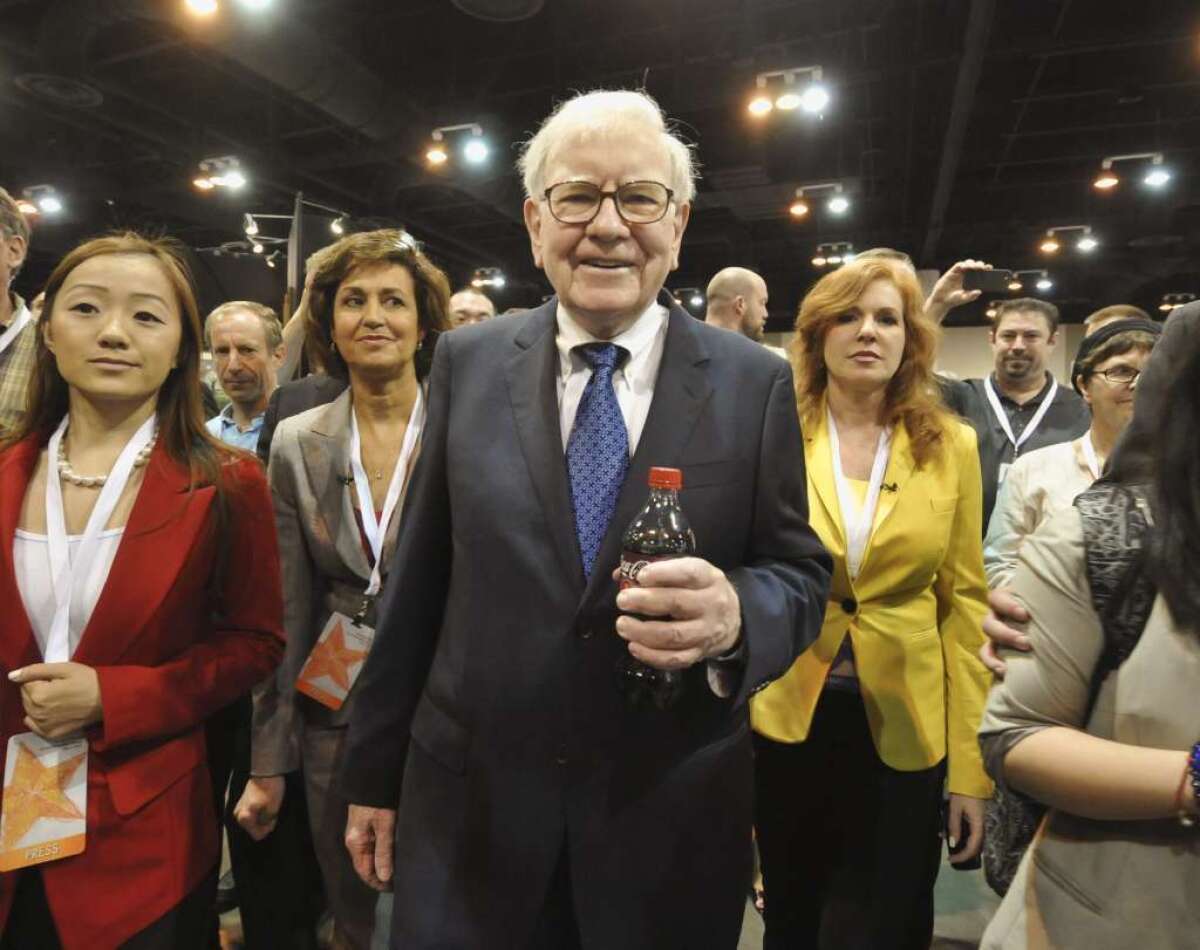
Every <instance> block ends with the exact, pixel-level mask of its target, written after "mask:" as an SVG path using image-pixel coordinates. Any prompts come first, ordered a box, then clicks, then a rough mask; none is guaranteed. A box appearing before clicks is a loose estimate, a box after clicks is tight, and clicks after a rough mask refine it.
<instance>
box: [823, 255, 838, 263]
mask: <svg viewBox="0 0 1200 950" xmlns="http://www.w3.org/2000/svg"><path fill="white" fill-rule="evenodd" d="M825 260H826V261H828V262H829V263H830V264H840V263H841V262H842V256H841V255H840V254H830V255H829V256H828V257H827V258H825Z"/></svg>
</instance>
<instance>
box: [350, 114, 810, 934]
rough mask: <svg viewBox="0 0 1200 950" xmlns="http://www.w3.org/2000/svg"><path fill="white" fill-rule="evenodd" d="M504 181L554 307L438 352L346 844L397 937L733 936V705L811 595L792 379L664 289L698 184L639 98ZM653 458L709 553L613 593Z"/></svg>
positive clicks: (747, 787)
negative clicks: (519, 192)
mask: <svg viewBox="0 0 1200 950" xmlns="http://www.w3.org/2000/svg"><path fill="white" fill-rule="evenodd" d="M521 167H522V170H523V172H524V179H525V190H526V195H527V198H526V201H525V222H526V226H527V229H528V232H529V237H530V243H531V246H532V250H533V257H534V261H535V263H536V264H537V265H538V266H539V267H541V269H542V270H543V271H545V273H546V276H547V278H548V279H549V281H550V283H551V284H552V285H553V287H554V290H555V296H554V297H552V298H551V299H550V300H549V301H548V302H547V303H546V304H544V305H543V306H541V307H539V308H537V309H535V310H533V311H530V312H529V313H527V314H525V315H524V316H523V317H522V318H521V319H520V320H493V321H489V322H487V323H485V324H483V325H482V326H480V327H478V328H476V330H475V331H474V332H472V333H464V334H458V333H450V334H447V335H446V336H444V337H443V338H442V339H441V341H440V342H439V345H438V348H437V351H436V355H435V357H434V366H433V372H432V373H431V375H430V393H429V424H428V427H427V428H426V430H425V433H424V435H423V439H422V448H421V457H420V460H419V462H418V463H417V467H416V469H415V471H414V474H413V480H412V483H411V485H410V487H409V489H408V497H407V499H406V503H405V515H404V526H403V531H402V532H401V538H400V541H399V546H398V548H397V550H396V554H395V559H394V561H393V570H392V574H391V576H390V578H389V581H388V586H387V589H386V590H385V592H384V595H383V600H382V602H381V604H380V606H379V610H378V616H379V624H378V629H377V631H376V633H375V640H374V643H373V645H372V647H371V652H370V654H369V656H368V658H367V661H366V665H365V667H364V669H363V672H362V674H361V676H360V679H359V682H358V684H357V686H356V689H357V690H358V691H359V697H358V701H357V704H356V706H355V712H354V715H353V717H352V718H351V722H350V726H349V730H350V732H349V736H348V739H347V745H346V755H345V764H344V766H343V771H342V791H343V793H344V795H345V797H346V798H347V799H348V800H349V801H351V802H355V803H357V804H355V805H352V806H351V809H350V819H349V822H348V825H347V832H346V841H347V846H348V847H349V848H350V850H351V853H352V855H353V856H354V860H355V865H356V867H357V868H358V870H359V873H360V875H362V876H363V878H364V879H365V880H366V881H367V882H368V883H370V884H372V885H373V886H375V887H378V888H384V887H387V886H391V887H393V888H394V895H395V908H394V915H393V928H392V934H391V939H392V947H393V948H396V950H400V948H403V950H433V948H435V947H437V948H441V947H454V948H464V950H465V948H475V947H496V946H506V947H513V948H517V950H571V948H579V947H581V946H587V947H605V948H608V947H613V948H616V947H620V948H622V950H663V948H665V947H705V948H712V950H733V948H734V947H736V945H737V943H738V935H739V932H740V930H741V922H742V911H743V908H744V906H745V888H746V884H747V882H748V881H749V875H750V835H749V829H750V823H751V804H752V797H753V796H752V771H751V764H752V763H751V748H750V735H749V728H748V725H749V720H748V715H747V710H746V700H747V698H748V697H749V695H750V693H751V692H753V691H755V690H757V689H759V688H761V687H762V686H763V685H765V684H766V683H767V682H769V681H770V680H771V679H772V678H774V677H776V676H778V675H780V674H781V673H782V672H784V671H785V670H786V669H787V668H788V666H789V665H790V664H791V663H792V661H793V660H794V658H795V657H796V656H797V654H798V653H799V652H800V651H801V650H802V649H804V648H805V647H806V646H807V645H808V644H809V643H811V642H812V640H813V638H814V636H815V635H816V632H817V630H818V629H819V627H820V621H821V617H822V613H823V609H824V604H825V598H826V595H827V592H828V585H829V560H828V557H827V556H826V554H825V552H824V550H823V548H822V547H821V545H820V542H819V541H817V539H816V537H815V535H814V534H813V532H812V531H811V529H810V528H809V526H808V518H807V514H808V511H807V494H806V489H805V476H804V452H803V444H802V440H801V435H800V428H799V423H798V420H797V416H796V406H795V394H794V391H793V388H792V381H791V371H790V369H789V367H788V365H787V364H786V363H785V362H784V361H782V360H779V359H777V358H776V357H774V356H772V355H771V354H769V353H767V352H765V351H764V349H763V348H762V347H761V346H757V345H755V344H753V343H751V342H750V341H749V340H747V339H745V338H744V337H742V336H741V335H740V334H735V333H725V332H722V331H719V330H715V329H713V328H712V327H707V326H705V325H704V324H702V323H701V322H699V321H697V320H695V319H693V318H692V317H691V316H690V315H688V314H687V313H686V312H685V311H683V310H682V309H681V308H680V307H678V306H674V305H673V301H672V300H671V297H670V294H669V293H666V292H664V290H663V285H664V283H665V281H666V278H667V275H668V273H669V272H670V271H671V270H673V269H674V268H675V267H676V266H677V265H678V260H679V248H680V244H681V241H682V238H683V232H684V228H685V227H686V225H687V221H688V216H689V214H690V211H691V202H692V197H693V194H694V190H695V186H694V171H693V165H692V159H691V155H690V153H689V151H688V148H687V146H686V145H685V144H684V143H683V142H681V141H680V140H679V139H678V138H677V137H676V136H675V135H674V134H672V132H671V131H670V130H669V129H668V127H667V125H666V122H665V120H664V117H663V115H662V113H661V111H660V110H659V107H658V105H657V104H656V103H655V102H654V101H653V100H652V99H650V98H649V97H648V96H646V95H645V94H643V93H640V92H597V93H590V94H587V95H582V96H577V97H576V98H574V99H572V100H570V101H568V102H566V103H565V104H563V105H562V106H561V107H560V108H559V109H558V110H556V111H555V113H554V114H553V115H552V116H550V117H549V118H548V119H547V120H546V121H545V122H544V123H543V125H542V127H541V129H540V130H539V132H538V133H537V134H536V135H535V136H534V137H533V139H532V140H531V141H530V142H529V143H528V145H527V146H526V149H525V152H524V155H523V158H522V162H521ZM725 393H736V394H737V398H736V399H732V400H730V399H723V398H718V394H725ZM652 466H661V467H671V468H678V469H681V470H682V476H683V490H682V492H681V493H680V504H681V505H682V507H683V509H684V511H685V512H686V514H687V517H688V518H689V519H690V520H691V526H692V529H693V530H694V532H695V537H696V541H697V545H698V556H696V557H688V558H678V559H675V560H669V561H657V562H655V563H650V564H648V565H647V566H645V567H644V568H643V569H641V570H640V572H639V573H637V574H636V577H635V578H634V581H633V586H630V587H628V588H627V589H624V590H622V591H621V592H620V596H619V597H618V588H617V583H616V577H615V574H616V568H617V565H618V562H619V559H620V555H621V535H622V532H623V531H624V529H625V527H626V526H627V525H628V524H629V522H630V521H631V520H632V519H633V517H634V516H635V515H636V514H637V512H638V511H639V509H641V507H642V505H643V504H644V503H645V501H646V498H647V494H648V491H647V475H648V473H649V470H650V468H651V467H652ZM618 611H620V612H621V613H620V614H618ZM635 615H639V616H635ZM631 658H632V659H635V660H637V661H639V662H640V663H643V664H646V666H644V667H642V673H641V677H642V678H645V677H657V676H658V673H657V672H655V671H658V670H664V669H670V670H677V671H680V672H681V674H682V681H683V689H682V694H681V695H680V696H679V698H678V700H677V701H676V702H675V703H674V704H673V705H667V706H666V707H665V708H658V707H657V706H655V705H652V704H649V703H641V704H636V705H635V704H634V703H633V699H634V697H635V696H636V695H637V694H636V693H635V692H633V691H632V690H633V689H634V688H638V687H640V685H641V683H642V678H633V677H627V676H625V675H622V674H618V672H617V671H618V669H620V670H622V671H625V670H626V669H627V662H628V661H629V660H630V659H631ZM410 737H411V741H410Z"/></svg>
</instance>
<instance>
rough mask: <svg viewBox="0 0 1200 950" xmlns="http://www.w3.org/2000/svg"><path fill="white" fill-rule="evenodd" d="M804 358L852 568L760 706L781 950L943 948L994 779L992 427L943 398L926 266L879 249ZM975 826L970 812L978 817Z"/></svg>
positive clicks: (809, 336)
mask: <svg viewBox="0 0 1200 950" xmlns="http://www.w3.org/2000/svg"><path fill="white" fill-rule="evenodd" d="M796 330H797V333H796V337H795V339H794V340H793V343H792V347H791V358H792V362H793V366H794V369H795V374H796V393H797V403H798V409H799V412H800V416H801V422H802V425H803V427H804V432H805V464H806V465H807V470H808V499H809V509H810V512H811V514H810V517H811V520H812V525H813V527H814V529H815V530H816V531H817V534H818V535H819V536H820V538H821V540H822V541H823V542H824V543H825V545H826V547H827V548H828V549H829V552H830V554H831V555H832V556H833V558H834V575H833V587H832V590H831V592H830V595H829V598H830V599H829V604H828V607H827V609H826V614H825V623H824V626H823V627H822V629H821V634H820V637H819V638H818V640H817V642H816V643H815V644H813V646H812V647H810V648H809V649H808V650H807V651H806V652H805V653H804V654H802V655H801V656H800V658H799V659H798V660H797V661H796V663H795V664H794V665H793V666H792V668H791V670H790V671H789V672H788V673H787V674H785V675H784V676H783V678H782V679H780V680H779V681H777V682H776V683H774V684H773V685H771V686H770V687H768V688H767V689H766V690H764V691H763V692H761V693H760V694H758V695H757V696H756V697H755V698H754V700H753V703H752V707H751V716H752V723H753V726H754V729H755V733H756V735H755V752H756V755H755V763H756V766H755V767H756V809H755V823H756V827H757V834H758V843H759V849H760V854H761V857H762V867H763V875H764V885H765V891H766V895H765V896H766V908H765V917H766V941H765V943H764V948H766V950H777V948H787V950H795V948H809V947H813V948H816V947H821V948H839V950H841V948H859V947H861V948H870V950H888V948H896V950H909V948H913V950H916V948H920V950H927V948H928V947H929V943H930V939H931V937H932V933H933V884H934V881H935V880H936V878H937V872H938V867H939V865H940V861H941V843H940V838H939V833H940V831H941V827H942V821H941V804H942V798H943V786H944V785H945V784H946V779H947V776H948V784H949V791H950V811H949V825H950V828H949V837H950V838H951V839H952V840H953V841H954V844H956V845H958V846H959V848H960V850H959V851H958V853H957V855H955V856H953V857H952V859H951V860H954V861H957V862H963V861H966V860H968V859H970V858H972V857H974V856H975V855H976V854H977V853H978V851H979V847H980V844H981V841H982V831H983V802H984V799H986V798H987V797H989V796H990V794H991V784H990V782H989V780H988V778H987V775H986V773H985V772H984V769H983V763H982V760H981V757H980V751H979V745H978V742H977V741H976V738H975V733H976V730H977V729H978V727H979V722H980V719H981V718H982V714H983V707H984V701H985V699H986V696H987V691H988V686H989V676H988V674H987V672H986V670H985V669H984V667H983V666H982V664H981V663H980V662H979V661H978V659H977V658H976V653H977V651H978V649H979V647H980V645H981V644H982V642H983V634H982V632H981V622H982V619H983V615H984V613H985V612H986V594H987V586H986V584H985V582H984V574H983V552H982V545H981V541H980V537H981V535H982V526H981V519H982V498H981V496H982V492H981V484H980V474H979V459H978V455H977V452H976V445H975V435H974V432H973V431H972V430H971V429H970V428H969V427H968V426H966V425H964V424H963V423H961V422H959V421H957V420H956V419H955V418H954V417H953V416H951V415H950V414H949V413H948V412H947V411H946V409H945V408H944V407H943V406H942V404H941V402H940V400H939V399H938V397H937V395H936V392H937V390H936V383H935V380H934V377H933V369H932V367H933V359H934V354H935V352H936V344H937V329H936V327H935V326H934V324H933V323H932V322H931V321H929V320H928V319H926V317H925V315H924V313H923V310H922V302H921V290H920V287H919V285H918V283H917V279H916V275H915V274H914V273H913V272H912V270H911V268H909V267H908V266H906V265H904V264H902V263H900V262H898V261H894V260H889V259H884V258H876V257H864V258H860V259H857V260H855V261H853V262H852V263H850V264H847V265H846V266H844V267H842V268H840V269H839V270H837V271H834V272H833V273H831V274H828V275H827V276H825V277H824V278H822V279H821V280H820V281H818V282H817V284H816V286H815V287H814V288H813V289H812V291H811V292H810V293H809V295H808V296H807V297H806V298H805V300H804V302H803V303H802V304H801V307H800V314H799V316H798V318H797V320H796ZM964 818H965V821H964Z"/></svg>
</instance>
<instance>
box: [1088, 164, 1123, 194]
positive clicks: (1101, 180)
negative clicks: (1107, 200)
mask: <svg viewBox="0 0 1200 950" xmlns="http://www.w3.org/2000/svg"><path fill="white" fill-rule="evenodd" d="M1120 183H1121V179H1120V178H1118V177H1117V175H1116V172H1114V171H1112V170H1111V169H1109V170H1107V171H1102V172H1100V174H1099V175H1097V176H1096V180H1095V181H1093V182H1092V187H1093V188H1095V189H1097V190H1099V191H1111V190H1112V189H1113V188H1116V187H1117V185H1119V184H1120Z"/></svg>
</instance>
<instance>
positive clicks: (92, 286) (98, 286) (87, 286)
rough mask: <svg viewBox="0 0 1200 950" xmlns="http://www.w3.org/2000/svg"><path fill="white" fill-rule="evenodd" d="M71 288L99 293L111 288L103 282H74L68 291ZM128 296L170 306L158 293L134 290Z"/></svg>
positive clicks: (108, 290) (110, 291)
mask: <svg viewBox="0 0 1200 950" xmlns="http://www.w3.org/2000/svg"><path fill="white" fill-rule="evenodd" d="M72 290H98V291H100V292H101V293H103V294H108V293H112V290H111V288H109V287H105V286H104V285H103V284H74V285H73V286H71V287H70V288H69V289H68V292H70V291H72ZM129 296H131V297H142V298H145V299H147V300H156V301H158V302H159V303H160V304H162V305H163V306H164V307H167V306H170V305H169V304H168V303H167V302H166V301H165V300H163V298H162V297H160V296H159V295H158V294H151V293H142V292H134V293H132V294H130V295H129Z"/></svg>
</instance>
